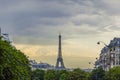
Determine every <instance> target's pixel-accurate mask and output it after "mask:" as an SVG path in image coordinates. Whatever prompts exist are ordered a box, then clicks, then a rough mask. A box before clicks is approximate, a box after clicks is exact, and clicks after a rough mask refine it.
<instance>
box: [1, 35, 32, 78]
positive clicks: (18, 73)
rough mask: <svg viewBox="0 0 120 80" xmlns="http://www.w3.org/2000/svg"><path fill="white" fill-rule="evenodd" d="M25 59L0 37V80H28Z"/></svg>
mask: <svg viewBox="0 0 120 80" xmlns="http://www.w3.org/2000/svg"><path fill="white" fill-rule="evenodd" d="M30 73H31V70H30V67H29V61H28V59H27V57H26V56H25V55H24V53H22V52H21V51H19V50H17V49H16V48H15V47H13V46H11V45H10V43H9V42H7V41H3V40H2V39H1V37H0V80H30Z"/></svg>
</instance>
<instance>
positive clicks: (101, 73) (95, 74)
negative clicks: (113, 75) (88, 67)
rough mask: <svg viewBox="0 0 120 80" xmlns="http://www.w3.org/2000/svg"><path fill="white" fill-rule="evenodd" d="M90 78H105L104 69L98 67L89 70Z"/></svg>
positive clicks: (95, 79)
mask: <svg viewBox="0 0 120 80" xmlns="http://www.w3.org/2000/svg"><path fill="white" fill-rule="evenodd" d="M90 80H105V71H104V70H103V69H102V67H98V68H97V69H94V70H93V71H92V72H91V75H90Z"/></svg>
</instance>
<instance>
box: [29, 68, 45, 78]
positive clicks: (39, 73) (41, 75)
mask: <svg viewBox="0 0 120 80" xmlns="http://www.w3.org/2000/svg"><path fill="white" fill-rule="evenodd" d="M44 74H45V72H44V71H43V70H40V69H37V70H35V71H32V75H31V78H32V80H44Z"/></svg>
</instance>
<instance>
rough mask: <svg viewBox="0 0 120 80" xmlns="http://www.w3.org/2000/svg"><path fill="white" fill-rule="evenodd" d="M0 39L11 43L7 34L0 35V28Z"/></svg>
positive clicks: (0, 32) (0, 31) (0, 33)
mask: <svg viewBox="0 0 120 80" xmlns="http://www.w3.org/2000/svg"><path fill="white" fill-rule="evenodd" d="M0 37H1V39H2V40H4V41H7V42H10V43H12V41H10V38H9V35H8V34H7V33H2V30H1V28H0Z"/></svg>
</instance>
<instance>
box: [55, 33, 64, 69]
mask: <svg viewBox="0 0 120 80" xmlns="http://www.w3.org/2000/svg"><path fill="white" fill-rule="evenodd" d="M56 69H65V66H64V62H63V58H62V48H61V34H60V33H59V45H58V58H57V62H56Z"/></svg>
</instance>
